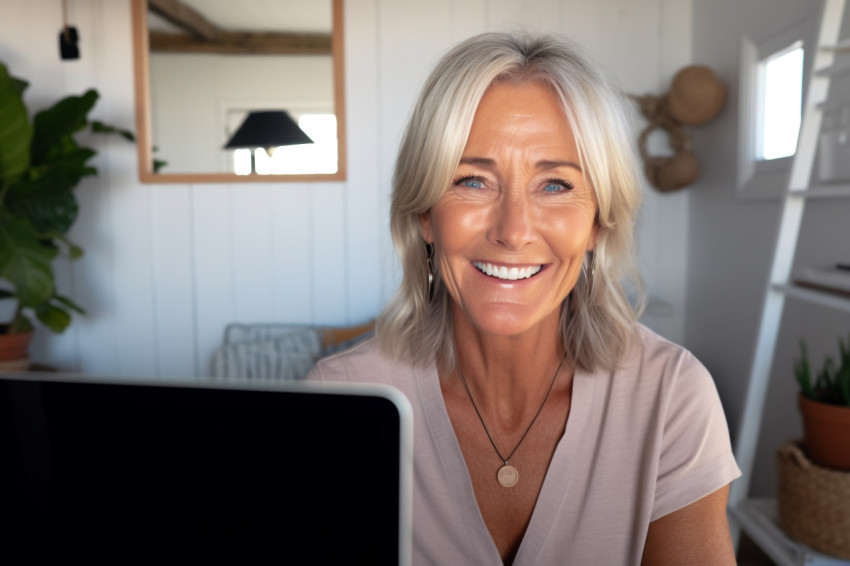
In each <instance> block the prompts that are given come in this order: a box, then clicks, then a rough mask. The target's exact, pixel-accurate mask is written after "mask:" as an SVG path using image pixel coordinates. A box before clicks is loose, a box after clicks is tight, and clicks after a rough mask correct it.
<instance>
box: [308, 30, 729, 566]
mask: <svg viewBox="0 0 850 566" xmlns="http://www.w3.org/2000/svg"><path fill="white" fill-rule="evenodd" d="M629 107H630V106H629V104H628V101H627V100H626V99H625V98H624V97H623V96H622V94H621V93H620V92H619V90H618V89H617V88H616V87H615V86H614V85H613V83H612V82H611V81H610V80H609V79H608V78H607V77H606V76H605V75H604V73H602V72H601V71H600V70H599V69H598V68H597V67H595V66H594V65H593V64H591V63H590V62H589V60H588V59H587V58H586V57H585V56H584V55H582V54H581V53H580V51H579V50H578V49H577V48H576V47H575V46H573V45H571V44H569V43H568V42H566V41H564V40H562V39H558V38H554V37H517V36H511V35H508V34H483V35H480V36H476V37H473V38H471V39H469V40H467V41H465V42H463V43H461V44H459V45H458V46H456V47H455V48H454V49H452V50H451V51H450V52H449V53H447V54H446V55H445V56H444V57H443V59H441V61H440V62H439V63H438V65H437V67H436V68H435V69H434V71H433V72H432V73H431V75H430V76H429V78H428V80H427V81H426V84H425V86H424V88H423V91H422V94H421V96H420V98H419V101H418V102H417V105H416V107H415V108H414V111H413V114H412V116H411V118H410V122H409V123H408V126H407V129H406V131H405V135H404V137H403V140H402V144H401V147H400V149H399V153H398V158H397V160H396V170H395V175H394V177H393V197H392V207H391V219H390V222H391V227H392V233H393V239H394V241H395V243H396V246H397V248H398V249H399V251H400V254H401V258H402V263H403V266H404V279H403V282H402V285H401V287H400V288H399V290H398V292H397V293H396V295H395V296H394V298H393V299H392V301H391V302H390V304H389V305H388V306H387V307H386V309H385V310H384V312H383V313H382V314H381V317H380V318H379V320H378V324H377V328H376V335H377V336H376V340H370V341H367V342H365V343H363V344H362V345H360V346H358V347H356V348H354V349H352V350H350V351H347V352H343V353H341V354H338V355H336V356H333V357H330V358H327V359H325V360H324V361H320V362H319V363H318V365H317V366H316V368H315V369H314V370H313V371H312V372H311V374H310V375H309V376H308V379H314V380H326V381H351V382H378V383H385V384H389V385H392V386H394V387H396V388H398V389H399V390H401V391H402V393H404V394H405V395H406V396H407V397H408V399H409V400H410V402H411V405H412V406H413V409H414V416H415V422H416V424H415V430H416V431H417V432H416V435H417V436H416V439H415V448H414V466H415V473H414V477H415V478H416V479H415V482H414V517H413V540H414V556H413V563H414V564H514V565H522V564H528V565H532V564H534V565H548V564H632V565H637V564H648V565H653V564H685V563H689V564H695V563H704V564H712V565H720V564H734V561H735V558H734V553H733V550H732V544H731V537H730V535H729V529H728V525H727V523H726V494H727V487H728V484H729V482H730V481H732V480H733V479H734V478H735V477H737V476H738V475H739V473H740V472H739V470H738V468H737V465H736V463H735V460H734V458H733V456H732V451H731V447H730V445H729V436H728V430H727V429H726V423H725V419H724V417H723V410H722V407H721V406H720V402H719V398H718V396H717V391H716V389H715V388H714V383H713V381H712V380H711V377H710V375H709V374H708V372H707V371H706V370H705V368H704V367H703V366H702V365H701V364H700V363H699V362H698V361H697V360H696V359H695V358H694V357H693V356H692V355H691V354H690V353H688V352H687V351H686V350H684V349H683V348H681V347H679V346H677V345H674V344H671V343H670V342H667V341H666V340H664V339H662V338H661V337H659V336H657V335H655V334H653V333H652V332H651V331H649V330H648V329H646V328H645V327H643V326H641V325H640V324H638V323H637V321H636V308H635V307H634V306H633V305H631V304H630V303H629V301H628V300H627V299H626V294H625V292H624V284H625V283H628V282H631V284H632V285H635V286H637V287H639V282H638V280H639V277H638V275H637V273H636V271H635V269H634V256H633V253H634V251H633V249H632V248H633V233H632V231H633V229H634V219H635V215H636V213H637V209H638V205H639V202H640V178H639V168H638V165H637V160H636V156H635V152H634V148H633V147H632V145H631V139H633V136H632V131H631V130H630V127H629V124H630V120H629V115H628V110H627V109H628V108H629ZM637 308H639V305H638V307H637ZM695 557H697V558H696V560H695Z"/></svg>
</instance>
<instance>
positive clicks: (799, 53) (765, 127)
mask: <svg viewBox="0 0 850 566" xmlns="http://www.w3.org/2000/svg"><path fill="white" fill-rule="evenodd" d="M762 68H763V73H764V75H763V83H762V84H763V90H762V93H763V96H762V109H763V114H762V128H761V140H762V143H761V155H760V157H761V158H762V159H765V160H767V159H778V158H780V157H788V156H789V155H794V152H795V151H796V150H797V134H798V133H799V130H800V113H801V107H802V105H801V102H802V96H803V47H802V46H801V45H800V44H799V42H798V43H797V44H795V45H793V46H791V47H790V48H789V49H785V50H783V51H781V52H779V53H776V54H774V55H772V56H770V57H768V58H767V59H765V60H764V62H763V64H762Z"/></svg>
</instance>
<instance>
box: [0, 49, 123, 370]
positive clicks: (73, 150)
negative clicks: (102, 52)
mask: <svg viewBox="0 0 850 566" xmlns="http://www.w3.org/2000/svg"><path fill="white" fill-rule="evenodd" d="M27 86H28V83H27V82H26V81H23V80H21V79H18V78H15V77H12V76H10V75H9V72H8V70H7V68H6V66H5V65H4V64H3V63H0V300H10V301H13V308H12V317H11V320H9V321H8V322H5V323H3V324H0V364H4V363H5V364H6V365H5V369H26V367H27V365H28V356H27V348H28V345H29V341H30V340H31V338H32V332H33V321H32V316H33V315H34V316H35V317H36V318H37V319H38V320H39V321H41V322H42V323H43V324H44V325H45V326H46V327H47V328H49V329H50V330H52V331H54V332H62V331H64V330H65V328H66V327H67V326H68V325H69V324H70V322H71V312H72V311H76V312H78V313H82V312H83V310H82V309H81V308H80V307H79V306H78V305H77V304H76V303H74V301H72V300H71V299H70V298H68V297H65V296H62V295H60V294H59V293H57V290H56V286H55V278H54V273H53V264H52V262H53V260H54V259H55V258H56V257H57V255H59V254H60V253H64V254H67V256H68V257H70V258H71V259H77V258H79V257H80V256H82V254H83V250H82V249H81V248H80V247H79V246H77V245H75V244H74V243H72V242H71V241H70V240H69V239H68V238H67V233H68V231H69V230H70V229H71V226H72V225H73V224H74V221H75V220H76V218H77V200H76V197H75V195H74V189H75V188H76V186H77V184H78V183H79V182H80V180H81V179H82V178H83V177H87V176H91V175H96V174H97V170H96V169H95V168H94V167H92V166H91V165H89V164H88V161H89V160H90V159H91V158H92V157H94V155H95V154H96V152H95V151H94V150H93V149H91V148H88V147H82V146H80V145H78V143H77V142H76V140H75V139H74V134H75V133H77V132H79V131H81V130H83V129H84V128H87V127H88V128H90V129H91V130H92V131H95V132H105V133H117V134H120V135H122V136H123V137H125V138H126V139H128V140H131V141H132V140H133V139H134V138H133V135H132V133H130V132H128V131H124V130H119V129H116V128H113V127H111V126H107V125H105V124H103V123H101V122H97V121H89V119H88V114H89V111H91V109H92V108H93V107H94V104H95V102H96V101H97V99H98V93H97V91H95V90H89V91H87V92H86V93H84V94H83V95H81V96H68V97H65V98H62V99H61V100H59V101H58V102H56V103H55V104H54V105H53V106H51V107H50V108H48V109H46V110H42V111H41V112H38V113H37V114H35V116H34V117H33V120H32V123H30V121H29V116H28V111H27V108H26V106H25V104H24V100H23V92H24V90H25V89H26V87H27ZM10 344H11V345H10ZM21 348H23V353H22V350H21ZM4 357H5V360H4ZM9 360H13V361H9ZM15 360H17V361H15ZM0 367H4V366H0Z"/></svg>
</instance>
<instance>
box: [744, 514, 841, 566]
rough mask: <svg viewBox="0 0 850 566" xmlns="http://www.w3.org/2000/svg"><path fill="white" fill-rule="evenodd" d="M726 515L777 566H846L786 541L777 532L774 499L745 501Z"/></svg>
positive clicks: (783, 536) (777, 519)
mask: <svg viewBox="0 0 850 566" xmlns="http://www.w3.org/2000/svg"><path fill="white" fill-rule="evenodd" d="M729 514H730V515H731V517H732V518H733V519H734V520H735V521H736V522H737V523H738V525H739V526H740V527H741V529H743V530H744V531H745V532H746V533H747V534H748V535H749V536H750V538H751V539H753V542H755V543H756V544H757V545H758V546H759V547H760V548H761V549H762V550H763V551H764V552H765V554H767V555H768V556H769V557H770V558H771V560H773V561H774V562H776V564H777V565H778V566H850V560H841V559H840V558H834V557H832V556H827V555H825V554H821V553H820V552H817V551H815V550H812V549H811V548H809V547H808V546H806V545H804V544H801V543H799V542H796V541H793V540H791V539H789V538H788V537H787V536H786V535H785V533H784V532H782V529H780V528H779V515H778V514H777V511H776V500H775V499H745V500H744V501H742V502H741V503H740V504H739V505H738V506H737V507H730V508H729Z"/></svg>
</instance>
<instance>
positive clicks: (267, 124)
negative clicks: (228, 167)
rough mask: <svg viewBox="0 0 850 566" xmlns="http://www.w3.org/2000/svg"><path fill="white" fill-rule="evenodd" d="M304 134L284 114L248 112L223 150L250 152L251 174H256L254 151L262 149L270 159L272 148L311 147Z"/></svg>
mask: <svg viewBox="0 0 850 566" xmlns="http://www.w3.org/2000/svg"><path fill="white" fill-rule="evenodd" d="M311 143H313V140H312V139H310V136H308V135H307V134H306V133H304V130H302V129H301V128H299V127H298V124H296V123H295V120H293V119H292V117H291V116H290V115H289V113H287V112H286V111H285V110H259V111H253V112H249V113H248V116H247V117H246V118H245V121H243V122H242V124H241V125H240V126H239V128H237V129H236V132H235V133H234V134H233V136H231V138H230V140H228V142H227V143H226V144H225V146H224V149H241V148H245V149H249V150H251V171H250V173H251V174H255V173H256V172H257V168H256V163H255V158H254V150H256V149H257V148H263V149H265V150H266V153H268V155H269V156H271V155H272V153H273V152H274V148H276V147H280V146H284V145H300V144H311Z"/></svg>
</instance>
